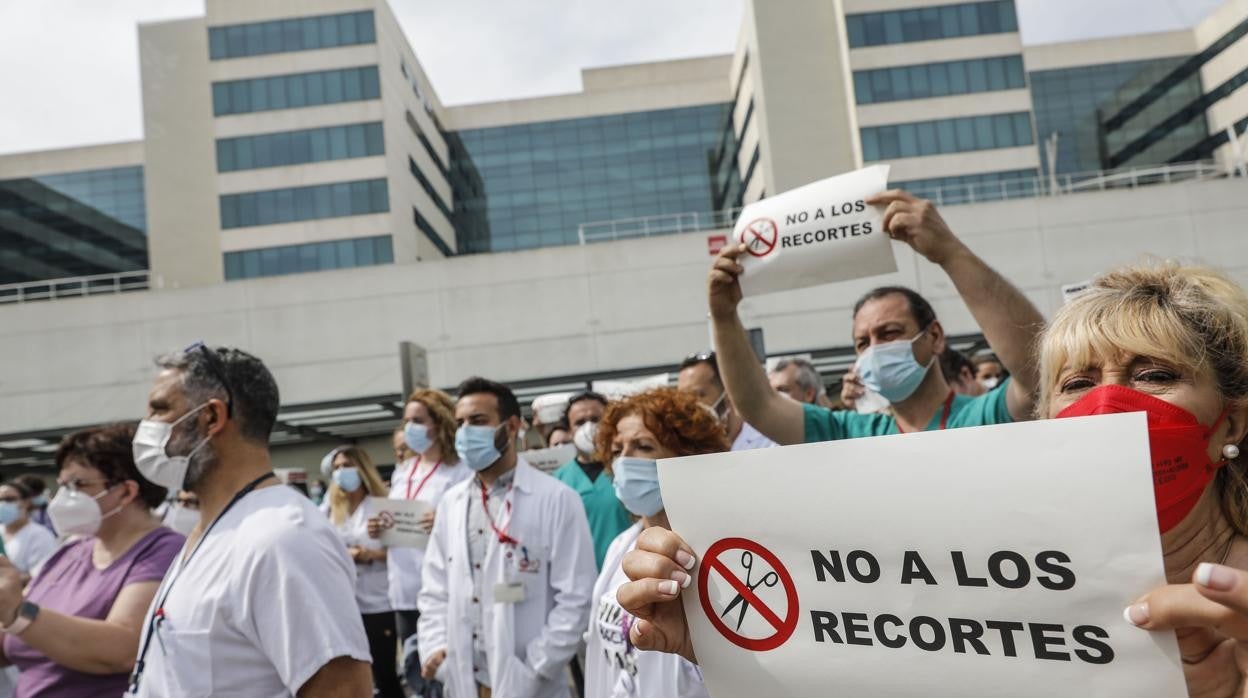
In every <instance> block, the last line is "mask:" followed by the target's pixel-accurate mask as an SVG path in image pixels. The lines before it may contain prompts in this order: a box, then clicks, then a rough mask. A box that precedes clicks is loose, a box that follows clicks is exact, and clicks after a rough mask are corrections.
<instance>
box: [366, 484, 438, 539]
mask: <svg viewBox="0 0 1248 698" xmlns="http://www.w3.org/2000/svg"><path fill="white" fill-rule="evenodd" d="M368 506H369V512H370V514H371V515H372V516H375V517H377V519H378V520H379V522H380V524H381V537H380V538H378V540H379V541H381V544H382V545H384V546H386V547H387V548H420V549H421V550H424V549H425V546H426V545H428V544H429V533H428V532H427V531H425V527H424V526H422V525H421V524H420V518H421V517H422V516H424V515H425V514H427V513H429V512H431V511H433V510H434V505H433V504H430V503H429V502H425V501H421V500H419V499H389V498H386V497H369V498H368Z"/></svg>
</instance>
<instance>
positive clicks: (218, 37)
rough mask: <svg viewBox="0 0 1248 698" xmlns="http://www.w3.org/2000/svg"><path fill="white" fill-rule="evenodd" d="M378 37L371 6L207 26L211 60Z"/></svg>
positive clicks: (357, 42)
mask: <svg viewBox="0 0 1248 698" xmlns="http://www.w3.org/2000/svg"><path fill="white" fill-rule="evenodd" d="M376 40H377V34H376V28H375V26H374V24H373V13H372V11H371V10H368V11H365V12H349V13H346V14H337V15H322V16H317V17H300V18H297V19H286V20H273V21H269V22H256V23H252V24H232V25H227V26H221V27H209V29H208V57H209V58H211V59H212V60H214V61H216V60H222V59H226V58H239V57H243V56H260V55H265V54H271V53H286V52H290V51H308V50H313V49H321V48H333V47H335V46H353V45H357V44H371V43H375V42H376Z"/></svg>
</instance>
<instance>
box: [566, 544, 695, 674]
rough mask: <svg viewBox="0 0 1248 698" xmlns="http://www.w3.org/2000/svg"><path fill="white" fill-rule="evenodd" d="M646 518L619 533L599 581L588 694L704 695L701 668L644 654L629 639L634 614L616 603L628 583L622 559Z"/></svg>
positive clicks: (588, 638) (667, 656)
mask: <svg viewBox="0 0 1248 698" xmlns="http://www.w3.org/2000/svg"><path fill="white" fill-rule="evenodd" d="M640 535H641V522H637V523H635V524H633V525H632V527H630V528H629V529H627V530H626V531H624V532H623V533H621V534H620V535H619V536H616V538H615V540H614V541H612V542H611V547H610V548H608V549H607V555H606V557H605V558H604V559H603V564H602V572H601V573H600V574H599V575H598V581H596V582H595V583H594V596H593V597H592V598H593V604H594V605H593V609H592V611H591V613H590V618H589V632H588V633H586V637H585V643H586V650H585V698H651V697H652V696H662V697H664V698H705V696H706V695H707V692H706V685H705V684H703V683H702V672H701V670H699V669H698V668H697V667H696V666H694V665H693V664H691V663H689V662H688V661H686V660H685V659H684V658H683V657H681V656H679V655H675V654H665V653H662V652H645V651H642V650H639V649H637V648H636V647H633V645H632V643H630V642H629V641H628V629H629V627H631V625H632V623H633V622H634V618H633V616H632V615H630V614H629V613H628V612H627V611H625V610H624V609H623V608H622V607H621V606H620V604H619V602H618V601H616V598H615V594H616V591H617V590H618V589H619V588H620V586H621V585H623V584H624V583H625V582H627V581H628V577H627V576H626V575H625V574H624V570H623V569H621V568H620V561H621V560H623V559H624V555H625V554H626V553H628V552H629V551H630V550H632V549H633V548H635V547H636V546H637V537H638V536H640Z"/></svg>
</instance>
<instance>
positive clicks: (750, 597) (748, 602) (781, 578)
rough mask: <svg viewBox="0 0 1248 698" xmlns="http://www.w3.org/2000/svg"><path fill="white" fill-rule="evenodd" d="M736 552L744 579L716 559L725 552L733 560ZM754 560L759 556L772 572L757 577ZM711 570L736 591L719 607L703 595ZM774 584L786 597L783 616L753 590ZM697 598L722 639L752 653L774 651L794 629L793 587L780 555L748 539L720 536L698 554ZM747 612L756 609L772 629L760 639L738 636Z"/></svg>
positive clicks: (795, 607) (794, 593)
mask: <svg viewBox="0 0 1248 698" xmlns="http://www.w3.org/2000/svg"><path fill="white" fill-rule="evenodd" d="M738 551H740V556H741V565H742V567H744V572H745V575H746V579H744V580H742V579H741V578H740V577H739V576H738V575H737V574H736V573H735V572H733V571H732V570H731V569H730V568H729V567H728V566H727V565H726V564H725V563H724V562H723V561H722V560H721V559H720V558H721V557H723V556H724V555H725V554H728V556H729V557H728V559H733V554H735V553H737V552H738ZM757 559H762V561H763V562H765V563H767V565H769V566H770V567H771V570H772V571H771V572H767V573H766V574H762V575H761V576H760V575H759V573H758V572H753V571H752V568H753V567H754V565H755V564H757V563H756V561H757ZM711 570H715V572H717V573H718V574H719V575H720V576H721V577H723V578H724V581H726V582H728V584H729V585H730V586H731V587H732V588H733V589H734V590H735V591H736V592H737V595H736V596H735V597H734V598H733V599H732V600H731V601H730V602H729V603H728V606H727V607H726V608H724V609H723V610H719V609H716V608H715V607H714V605H712V604H711V600H710V597H709V596H708V595H707V587H708V583H709V581H710V575H711ZM754 577H757V578H756V579H755V578H754ZM777 585H779V586H781V587H782V588H783V590H784V595H785V598H786V599H787V600H788V608H787V609H784V617H783V618H781V617H780V615H779V614H778V613H776V611H775V610H774V609H772V608H770V607H768V606H767V604H765V603H763V601H762V600H761V599H760V598H759V597H758V595H757V594H756V593H755V592H756V591H757V590H758V589H759V588H760V587H775V586H777ZM698 598H699V600H700V601H701V603H702V611H703V612H704V613H706V617H707V618H709V619H710V620H711V625H713V626H715V629H716V630H718V631H719V633H720V634H721V635H723V636H724V638H725V639H727V640H728V641H729V642H731V643H732V644H734V645H736V646H737V647H740V648H742V649H747V650H752V651H754V652H766V651H768V650H774V649H775V648H777V647H779V646H780V645H783V644H784V643H785V642H786V641H787V640H788V639H789V638H790V637H792V636H793V631H794V630H796V629H797V618H798V603H797V587H796V586H795V585H794V584H793V578H792V577H791V576H789V571H788V570H787V569H785V568H784V565H783V564H781V562H780V558H778V557H776V556H775V554H773V553H772V552H771V551H770V550H768V549H766V548H764V547H763V546H761V545H759V544H758V543H755V542H754V541H752V540H749V539H748V538H724V539H723V540H720V541H719V542H717V543H715V544H714V545H712V546H711V547H710V548H708V549H707V551H706V554H705V555H703V556H702V567H701V569H699V570H698ZM748 612H757V613H758V614H759V615H761V616H762V617H763V620H764V621H766V622H767V624H768V625H770V626H771V627H772V629H773V630H775V632H774V633H772V634H771V635H768V636H766V637H762V638H751V637H746V636H744V635H742V634H741V623H742V621H743V620H744V618H745V614H746V613H748ZM730 621H731V622H730Z"/></svg>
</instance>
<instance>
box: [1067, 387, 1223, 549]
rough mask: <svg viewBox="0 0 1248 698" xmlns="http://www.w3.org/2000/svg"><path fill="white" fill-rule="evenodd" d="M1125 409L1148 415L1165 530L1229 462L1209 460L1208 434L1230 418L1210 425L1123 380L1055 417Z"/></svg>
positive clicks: (1155, 483)
mask: <svg viewBox="0 0 1248 698" xmlns="http://www.w3.org/2000/svg"><path fill="white" fill-rule="evenodd" d="M1123 412H1144V413H1146V414H1147V415H1148V445H1149V449H1150V450H1151V452H1152V460H1153V493H1154V495H1155V496H1156V498H1157V522H1158V523H1159V524H1160V526H1161V532H1162V533H1165V532H1166V531H1169V530H1170V529H1172V528H1174V527H1175V526H1176V525H1178V523H1179V522H1180V521H1182V520H1183V518H1184V517H1186V516H1187V515H1188V514H1189V513H1191V511H1192V508H1193V507H1195V506H1196V502H1197V501H1198V500H1199V499H1200V496H1201V495H1202V494H1204V492H1205V488H1206V487H1208V486H1209V482H1210V481H1212V480H1213V476H1214V475H1215V474H1216V473H1217V471H1218V468H1220V467H1222V466H1223V465H1226V461H1225V460H1221V461H1218V462H1216V463H1215V462H1212V461H1210V460H1209V439H1210V438H1211V437H1212V436H1213V432H1215V431H1217V429H1218V426H1219V425H1220V424H1221V423H1222V420H1223V419H1225V418H1226V412H1223V413H1222V415H1221V416H1219V417H1218V419H1217V421H1215V422H1214V423H1213V426H1211V427H1206V426H1204V425H1202V424H1201V423H1200V422H1198V421H1196V416H1195V415H1193V414H1192V413H1191V412H1188V411H1187V410H1185V409H1183V408H1182V407H1179V406H1177V405H1172V404H1170V403H1168V402H1166V401H1165V400H1162V399H1160V398H1155V397H1153V396H1152V395H1145V394H1144V393H1141V392H1139V391H1137V390H1132V389H1130V388H1124V387H1122V386H1120V385H1102V386H1100V387H1098V388H1093V389H1092V390H1090V391H1088V394H1087V395H1084V396H1083V397H1082V398H1080V400H1079V401H1078V402H1076V403H1075V404H1073V405H1071V406H1070V407H1067V408H1066V409H1064V410H1062V411H1061V412H1060V413H1058V415H1057V418H1058V419H1062V418H1064V417H1088V416H1091V415H1096V414H1119V413H1123Z"/></svg>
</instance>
